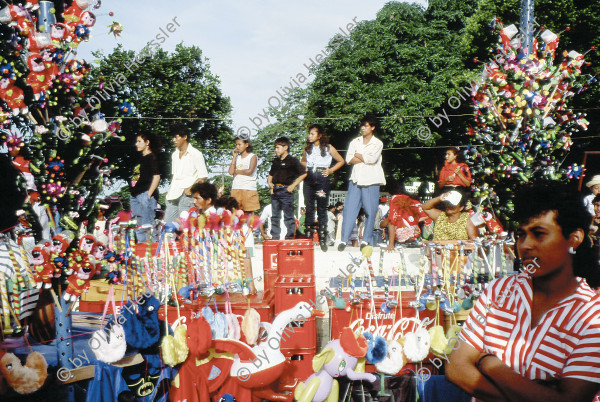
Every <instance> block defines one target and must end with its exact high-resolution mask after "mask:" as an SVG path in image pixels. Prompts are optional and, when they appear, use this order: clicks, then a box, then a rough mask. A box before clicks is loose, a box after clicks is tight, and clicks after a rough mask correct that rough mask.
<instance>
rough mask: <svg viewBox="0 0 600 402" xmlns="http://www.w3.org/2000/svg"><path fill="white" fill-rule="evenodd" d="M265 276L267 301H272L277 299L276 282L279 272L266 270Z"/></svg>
mask: <svg viewBox="0 0 600 402" xmlns="http://www.w3.org/2000/svg"><path fill="white" fill-rule="evenodd" d="M263 276H264V282H263V284H264V293H265V299H272V298H274V297H275V282H276V281H277V277H278V276H279V275H278V274H277V271H272V270H265V272H264V275H263Z"/></svg>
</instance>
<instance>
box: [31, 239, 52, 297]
mask: <svg viewBox="0 0 600 402" xmlns="http://www.w3.org/2000/svg"><path fill="white" fill-rule="evenodd" d="M31 257H32V262H33V269H34V271H35V276H34V278H33V279H34V280H35V282H36V283H37V288H38V289H39V288H41V287H42V286H44V289H48V288H50V287H52V277H53V276H54V265H53V264H52V263H51V262H50V252H49V251H48V249H47V248H46V247H45V246H44V245H43V244H38V245H36V246H35V247H34V248H33V250H31Z"/></svg>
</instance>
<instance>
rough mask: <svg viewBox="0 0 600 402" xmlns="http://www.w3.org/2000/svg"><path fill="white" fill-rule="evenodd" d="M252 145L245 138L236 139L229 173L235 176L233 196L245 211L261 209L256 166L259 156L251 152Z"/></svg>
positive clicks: (232, 187) (232, 188) (232, 186)
mask: <svg viewBox="0 0 600 402" xmlns="http://www.w3.org/2000/svg"><path fill="white" fill-rule="evenodd" d="M250 151H252V145H251V144H250V141H248V139H245V138H237V139H236V140H235V149H234V150H233V159H232V161H231V165H229V174H230V175H232V176H233V183H232V184H231V196H232V197H233V198H235V199H236V200H237V202H238V203H239V205H240V209H242V210H243V211H244V212H254V211H258V210H259V209H260V203H259V201H258V191H257V188H256V170H257V169H256V166H257V164H258V158H257V157H256V155H255V154H253V153H251V152H250Z"/></svg>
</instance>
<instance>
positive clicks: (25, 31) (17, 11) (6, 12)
mask: <svg viewBox="0 0 600 402" xmlns="http://www.w3.org/2000/svg"><path fill="white" fill-rule="evenodd" d="M0 22H4V23H10V26H12V27H14V28H17V29H18V30H19V32H20V33H21V35H23V36H28V35H29V34H30V32H31V31H32V30H33V29H34V28H33V27H34V26H33V22H32V21H31V19H29V16H28V13H27V11H25V9H23V8H22V7H20V6H17V5H10V6H8V7H6V8H4V9H2V10H1V11H0Z"/></svg>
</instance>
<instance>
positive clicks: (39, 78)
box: [27, 53, 58, 100]
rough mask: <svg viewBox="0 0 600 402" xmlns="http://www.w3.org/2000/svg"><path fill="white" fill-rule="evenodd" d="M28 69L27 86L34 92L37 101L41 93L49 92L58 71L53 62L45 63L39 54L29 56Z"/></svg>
mask: <svg viewBox="0 0 600 402" xmlns="http://www.w3.org/2000/svg"><path fill="white" fill-rule="evenodd" d="M27 67H29V71H30V72H29V74H28V75H27V85H29V86H30V87H31V89H32V90H33V96H34V97H35V100H39V99H40V97H41V93H42V92H45V91H47V90H48V88H50V86H51V85H52V80H53V79H54V78H55V77H56V74H57V73H58V71H57V70H56V69H55V68H54V67H53V63H52V62H48V63H44V59H43V58H42V56H41V55H40V54H39V53H33V54H32V55H31V56H29V58H28V59H27Z"/></svg>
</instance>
